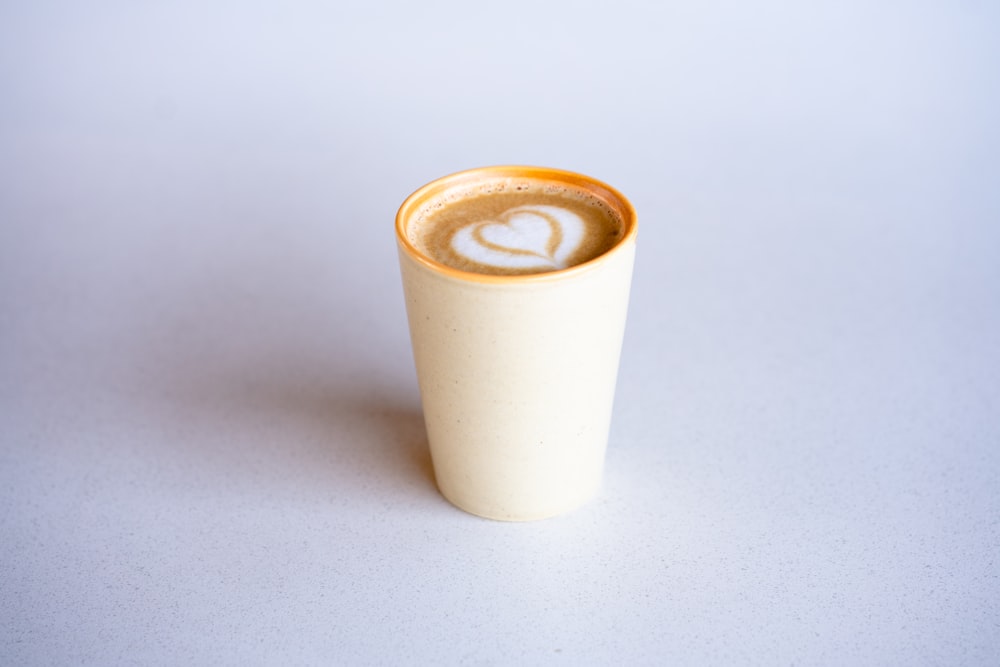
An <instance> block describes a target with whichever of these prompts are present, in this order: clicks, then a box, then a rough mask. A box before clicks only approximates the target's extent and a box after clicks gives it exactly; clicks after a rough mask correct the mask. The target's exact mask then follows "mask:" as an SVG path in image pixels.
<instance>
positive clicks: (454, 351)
mask: <svg viewBox="0 0 1000 667" xmlns="http://www.w3.org/2000/svg"><path fill="white" fill-rule="evenodd" d="M636 234H637V231H636V215H635V210H634V209H633V208H632V205H631V204H629V202H628V200H627V199H625V197H624V196H623V195H622V194H620V193H619V192H617V191H616V190H614V189H613V188H612V187H611V186H609V185H606V184H604V183H601V182H600V181H597V180H595V179H593V178H590V177H588V176H584V175H582V174H574V173H572V172H567V171H561V170H558V169H546V168H543V167H522V166H501V167H486V168H483V169H472V170H469V171H464V172H460V173H458V174H452V175H451V176H445V177H444V178H440V179H438V180H436V181H433V182H431V183H428V184H427V185H425V186H423V187H422V188H419V189H418V190H417V191H416V192H414V193H413V194H412V195H410V196H409V197H407V199H406V201H404V202H403V205H402V206H400V208H399V212H398V213H397V214H396V241H397V247H398V249H399V268H400V275H401V277H402V279H403V292H404V296H405V302H406V311H407V319H408V321H409V325H410V336H411V339H412V341H413V359H414V362H415V364H416V369H417V380H418V382H419V385H420V397H421V402H422V404H423V408H424V423H425V424H426V426H427V442H428V445H429V447H430V452H431V460H432V461H433V463H434V478H435V481H436V482H437V485H438V488H439V489H440V490H441V493H442V494H443V495H444V496H445V497H446V498H448V500H450V501H451V502H453V503H454V504H455V505H457V506H458V507H461V508H462V509H464V510H466V511H469V512H472V513H473V514H478V515H480V516H485V517H490V518H493V519H504V520H508V521H527V520H531V519H541V518H544V517H547V516H554V515H556V514H560V513H562V512H566V511H569V510H570V509H573V508H575V507H578V506H580V505H581V504H583V503H584V502H586V501H587V500H588V499H589V498H592V497H593V496H594V495H595V494H596V493H597V491H598V489H599V488H600V484H601V471H602V469H603V466H604V452H605V449H606V447H607V443H608V433H609V430H610V423H611V414H612V403H613V399H614V390H615V378H616V376H617V373H618V355H619V352H620V351H621V345H622V336H623V334H624V330H625V314H626V310H627V305H628V294H629V286H630V284H631V278H632V262H633V259H634V257H635V243H636V241H635V239H636ZM565 267H570V268H568V269H567V270H561V269H564V268H565ZM497 274H499V275H497ZM509 274H515V275H509ZM517 274H533V275H517Z"/></svg>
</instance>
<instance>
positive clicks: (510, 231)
mask: <svg viewBox="0 0 1000 667" xmlns="http://www.w3.org/2000/svg"><path fill="white" fill-rule="evenodd" d="M583 236H584V224H583V220H582V219H581V218H580V216H578V215H577V214H576V213H573V212H572V211H569V210H567V209H564V208H560V207H558V206H544V205H539V206H518V207H517V208H512V209H509V210H507V211H504V212H503V213H501V214H500V215H499V216H498V217H497V219H496V220H483V221H480V222H473V223H469V224H468V225H465V226H464V227H461V228H460V229H458V231H456V232H455V234H454V235H453V236H452V237H451V249H452V250H454V251H455V252H456V253H457V254H458V255H460V256H462V257H463V258H465V259H467V260H470V261H472V262H475V263H477V264H482V265H484V266H493V267H496V268H500V269H548V270H552V269H565V268H567V267H568V266H569V263H568V262H569V259H570V257H572V255H573V253H574V251H576V250H577V248H579V247H580V242H581V241H582V240H583Z"/></svg>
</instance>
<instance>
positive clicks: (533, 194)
mask: <svg viewBox="0 0 1000 667" xmlns="http://www.w3.org/2000/svg"><path fill="white" fill-rule="evenodd" d="M622 234H623V225H622V222H621V220H620V218H619V217H618V215H617V214H616V213H615V212H614V211H613V210H612V209H611V208H610V207H609V206H608V204H606V203H605V202H604V201H603V200H602V199H600V198H599V197H597V196H595V195H593V194H591V193H589V192H587V191H584V190H582V189H576V188H573V187H570V186H566V185H564V184H556V183H552V182H547V181H527V182H524V181H519V182H511V181H497V182H492V183H488V184H486V185H479V186H477V187H475V188H473V189H468V190H464V191H463V190H455V191H446V192H444V193H442V194H441V195H439V196H437V197H435V198H433V199H431V200H430V201H429V202H428V203H427V204H425V205H424V206H423V207H422V208H421V209H420V210H419V211H418V212H417V214H416V215H415V216H414V219H413V223H412V225H411V227H410V229H409V230H408V236H409V240H410V242H411V243H413V245H414V246H416V247H417V249H418V250H420V251H421V252H422V253H424V254H425V255H427V256H428V257H430V258H432V259H434V260H436V261H438V262H440V263H442V264H445V265H447V266H450V267H452V268H456V269H459V270H462V271H470V272H474V273H486V274H498V275H518V274H530V273H545V272H549V271H558V270H561V269H566V268H569V267H571V266H575V265H577V264H582V263H583V262H587V261H589V260H591V259H594V258H595V257H598V256H599V255H601V254H603V253H605V252H607V251H608V250H610V249H611V248H612V247H614V245H615V244H616V243H617V242H618V241H619V240H620V239H621V238H622Z"/></svg>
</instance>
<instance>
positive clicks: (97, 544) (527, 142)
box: [0, 0, 1000, 665]
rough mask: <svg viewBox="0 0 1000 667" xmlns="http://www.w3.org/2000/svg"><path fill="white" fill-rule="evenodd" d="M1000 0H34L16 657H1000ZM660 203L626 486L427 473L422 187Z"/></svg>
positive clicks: (0, 532) (17, 482) (16, 145)
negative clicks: (467, 492)
mask: <svg viewBox="0 0 1000 667" xmlns="http://www.w3.org/2000/svg"><path fill="white" fill-rule="evenodd" d="M998 30H1000V10H998V9H997V5H996V4H995V3H992V2H986V1H978V2H977V1H973V0H968V1H957V2H821V3H792V2H787V3H782V2H760V3H743V2H734V3H722V2H687V3H651V2H649V3H647V2H617V3H608V4H597V3H591V4H588V3H581V2H564V3H547V2H543V1H541V0H535V1H534V2H516V1H509V2H505V3H500V4H480V3H468V2H422V3H403V2H399V3H362V2H353V3H346V2H345V3H333V2H329V3H320V2H315V3H309V2H301V1H294V2H283V3H278V2H274V3H269V4H268V3H260V2H258V3H250V2H235V1H234V2H228V3H223V2H212V3H206V2H171V3H161V6H159V7H155V6H154V5H153V4H152V3H131V2H88V3H77V2H73V3H70V2H65V3H64V2H45V1H41V2H30V3H29V2H22V3H13V2H8V3H4V4H3V6H2V8H0V663H3V664H11V665H14V664H16V665H33V664H60V665H62V664H77V663H85V664H100V665H107V664H116V663H120V664H137V663H138V664H232V665H245V664H469V665H505V664H515V663H517V664H523V663H526V664H565V665H580V664H617V663H627V664H663V663H666V662H676V663H682V664H727V665H728V664H734V663H735V664H746V663H757V664H767V665H784V664H789V665H790V664H796V665H803V664H805V665H812V664H830V665H840V664H872V665H875V664H879V665H885V664H907V665H916V664H943V665H977V664H984V665H986V664H993V665H995V664H998V663H1000V555H998V554H1000V187H998V184H1000V131H998V127H1000V123H998V118H1000V92H998V81H1000V77H998V74H997V73H998V71H1000V70H998V63H1000V46H998V41H997V34H998ZM500 163H523V164H540V165H547V166H554V167H560V168H564V169H571V170H574V171H580V172H584V173H587V174H590V175H593V176H596V177H598V178H600V179H603V180H606V181H607V182H609V183H611V184H613V185H615V186H616V187H618V188H619V189H620V190H622V191H623V192H624V193H626V195H628V196H629V197H630V198H631V199H632V200H633V202H634V204H635V205H636V207H637V209H638V211H639V215H640V238H639V256H638V259H637V266H636V273H635V281H634V288H633V298H632V302H631V307H630V315H629V327H628V332H627V334H626V340H625V347H624V351H623V359H622V367H621V372H620V377H619V391H618V396H617V402H616V411H615V421H614V425H613V428H612V433H611V442H610V448H609V453H608V468H607V474H606V479H605V487H604V490H603V493H602V495H601V496H600V498H599V499H598V500H596V501H594V502H593V503H591V504H589V505H588V506H586V507H584V508H583V509H580V510H578V511H576V512H574V513H572V514H569V515H566V516H564V517H560V518H557V519H553V520H549V521H544V522H539V523H530V524H504V523H498V522H492V521H487V520H482V519H478V518H475V517H472V516H470V515H467V514H464V513H462V512H461V511H459V510H457V509H454V508H453V507H452V506H450V505H449V504H448V503H447V502H446V501H445V500H443V499H442V498H441V497H440V495H438V493H437V491H436V489H435V486H434V483H433V476H432V472H431V469H430V464H429V457H428V453H427V445H426V439H425V435H424V432H423V422H422V419H421V416H420V410H419V395H418V391H417V386H416V379H415V376H414V372H413V368H412V359H411V356H410V350H409V341H408V334H407V330H406V321H405V314H404V306H403V300H402V293H401V288H400V286H399V275H398V269H397V265H396V249H395V245H394V238H393V231H392V221H393V215H394V213H395V210H396V207H397V206H398V205H399V203H400V202H401V201H402V199H403V198H404V197H405V196H406V195H407V194H409V192H411V191H412V190H414V189H415V188H416V187H418V186H419V185H422V184H423V183H424V182H426V181H429V180H431V179H433V178H436V177H438V176H441V175H444V174H446V173H450V172H453V171H457V170H460V169H464V168H469V167H475V166H482V165H489V164H500Z"/></svg>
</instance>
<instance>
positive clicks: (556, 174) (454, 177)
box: [396, 165, 637, 285]
mask: <svg viewBox="0 0 1000 667" xmlns="http://www.w3.org/2000/svg"><path fill="white" fill-rule="evenodd" d="M485 176H500V177H504V176H509V177H524V178H533V179H539V180H554V181H561V182H564V183H567V184H569V185H574V186H576V187H580V188H583V189H585V190H587V191H588V192H590V193H591V194H593V195H595V196H597V197H600V198H601V199H603V200H604V201H605V202H606V203H607V204H608V205H610V206H612V207H613V208H614V209H615V210H616V211H618V212H619V213H620V214H621V217H622V224H623V226H624V228H625V233H624V234H622V237H621V238H620V239H619V240H618V242H617V243H615V245H614V246H612V247H611V248H610V249H608V250H606V251H605V252H603V253H601V254H600V255H598V256H597V257H594V258H592V259H589V260H587V261H586V262H581V263H580V264H574V265H573V266H570V267H568V268H565V269H558V270H555V271H546V272H543V273H523V274H516V275H504V274H491V273H475V272H472V271H463V270H461V269H456V268H454V267H451V266H448V265H447V264H443V263H441V262H439V261H437V260H435V259H433V258H431V257H429V256H427V255H425V254H424V253H422V252H421V251H420V250H419V249H417V247H416V246H415V245H414V244H413V243H412V242H411V241H410V239H409V237H408V236H407V234H406V223H407V220H408V219H409V217H410V216H411V215H412V214H413V212H414V211H415V210H416V209H417V208H418V207H419V206H420V205H421V204H423V203H424V202H425V201H426V200H427V199H429V198H430V197H432V196H434V195H436V194H437V193H438V192H441V191H442V190H444V189H446V188H450V187H454V186H456V185H460V184H462V183H463V182H469V183H471V182H473V181H475V180H477V179H479V178H482V177H485ZM636 233H637V225H636V213H635V208H634V207H633V206H632V203H631V202H630V201H629V200H628V199H626V198H625V196H624V195H623V194H622V193H620V192H619V191H618V190H616V189H615V188H613V187H611V186H610V185H608V184H607V183H604V182H602V181H599V180H597V179H596V178H593V177H591V176H586V175H584V174H579V173H576V172H572V171H566V170H564V169H554V168H552V167H532V166H523V165H498V166H493V167H477V168H475V169H465V170H463V171H458V172H455V173H453V174H449V175H447V176H442V177H441V178H437V179H435V180H433V181H431V182H429V183H427V184H426V185H423V186H421V187H420V188H418V189H417V190H415V191H414V192H413V193H412V194H411V195H410V196H409V197H407V198H406V199H405V200H404V201H403V203H402V205H400V207H399V210H398V211H397V212H396V241H397V243H398V244H399V246H400V247H401V248H402V249H403V250H404V251H405V252H406V254H407V255H409V256H410V257H411V258H412V259H414V260H415V261H416V262H418V263H419V264H421V265H423V266H425V267H427V268H429V269H431V270H432V271H434V272H436V273H439V274H442V275H445V276H448V277H450V278H455V279H458V280H462V281H466V282H477V283H488V284H505V285H514V284H533V283H543V282H551V281H554V280H561V279H564V278H567V277H570V276H573V275H576V274H580V273H584V272H587V271H590V270H592V269H594V268H596V267H597V266H599V265H601V264H603V263H605V262H607V261H608V259H609V258H610V257H612V256H613V255H616V254H618V253H619V252H621V251H622V250H623V249H624V248H625V247H627V246H628V245H629V244H630V242H632V241H633V240H634V239H635V236H636Z"/></svg>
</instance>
